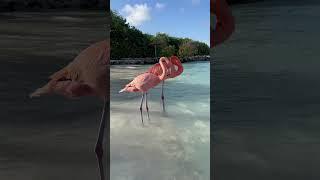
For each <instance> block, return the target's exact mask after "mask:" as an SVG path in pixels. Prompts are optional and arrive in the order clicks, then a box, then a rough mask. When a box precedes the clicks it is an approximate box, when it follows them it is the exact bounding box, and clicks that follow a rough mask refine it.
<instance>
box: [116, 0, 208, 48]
mask: <svg viewBox="0 0 320 180" xmlns="http://www.w3.org/2000/svg"><path fill="white" fill-rule="evenodd" d="M111 9H112V10H115V11H117V12H118V13H120V15H122V16H123V17H124V18H126V19H127V21H128V22H129V24H131V25H134V26H135V27H136V28H138V29H140V30H141V31H142V32H145V33H149V34H156V33H157V32H164V33H167V34H169V35H170V36H176V37H188V38H191V39H194V40H198V41H201V42H205V43H207V44H208V45H209V44H210V32H209V28H210V0H111Z"/></svg>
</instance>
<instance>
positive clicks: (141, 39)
mask: <svg viewBox="0 0 320 180" xmlns="http://www.w3.org/2000/svg"><path fill="white" fill-rule="evenodd" d="M111 18H112V24H111V32H110V37H111V59H120V58H141V57H155V53H156V54H157V57H159V56H171V55H178V56H180V57H187V56H195V55H209V46H208V45H207V44H205V43H203V42H199V41H194V40H192V39H189V38H177V37H171V36H169V35H167V34H165V33H157V34H156V35H155V36H153V35H150V34H146V33H143V32H141V31H140V30H138V29H137V28H135V27H134V26H130V25H129V24H128V23H126V20H125V19H124V18H123V17H121V16H120V15H119V14H117V13H116V12H113V11H111Z"/></svg>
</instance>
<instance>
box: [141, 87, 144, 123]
mask: <svg viewBox="0 0 320 180" xmlns="http://www.w3.org/2000/svg"><path fill="white" fill-rule="evenodd" d="M143 99H144V93H142V97H141V103H140V114H141V122H142V124H143V116H142V104H143Z"/></svg>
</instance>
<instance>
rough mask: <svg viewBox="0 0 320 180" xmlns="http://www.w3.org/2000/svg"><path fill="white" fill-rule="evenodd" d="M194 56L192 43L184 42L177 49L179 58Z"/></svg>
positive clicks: (195, 51) (195, 50) (194, 47)
mask: <svg viewBox="0 0 320 180" xmlns="http://www.w3.org/2000/svg"><path fill="white" fill-rule="evenodd" d="M196 54H197V48H196V46H195V45H194V44H193V42H192V41H187V42H184V43H183V44H181V45H180V47H179V51H178V56H179V57H181V58H185V57H189V56H194V55H196Z"/></svg>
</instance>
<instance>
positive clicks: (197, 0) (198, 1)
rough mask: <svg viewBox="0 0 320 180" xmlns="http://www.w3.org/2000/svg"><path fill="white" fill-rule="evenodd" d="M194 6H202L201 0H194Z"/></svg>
mask: <svg viewBox="0 0 320 180" xmlns="http://www.w3.org/2000/svg"><path fill="white" fill-rule="evenodd" d="M192 4H194V5H197V4H200V0H192Z"/></svg>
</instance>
